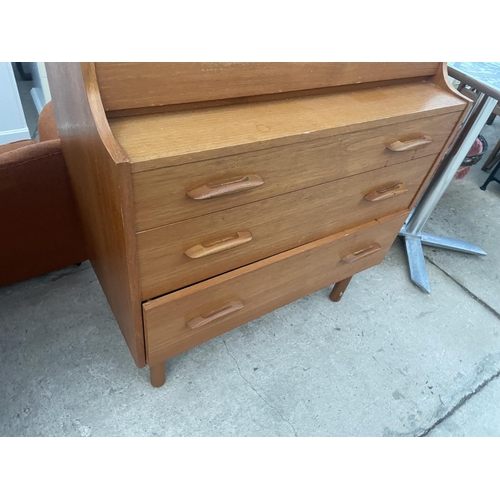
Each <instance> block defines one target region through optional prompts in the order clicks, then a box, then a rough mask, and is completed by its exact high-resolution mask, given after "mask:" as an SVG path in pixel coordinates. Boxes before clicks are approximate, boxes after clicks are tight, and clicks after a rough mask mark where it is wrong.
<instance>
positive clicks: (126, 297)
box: [47, 63, 146, 368]
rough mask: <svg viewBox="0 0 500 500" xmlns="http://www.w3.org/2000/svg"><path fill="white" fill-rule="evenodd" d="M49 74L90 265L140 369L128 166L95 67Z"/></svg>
mask: <svg viewBox="0 0 500 500" xmlns="http://www.w3.org/2000/svg"><path fill="white" fill-rule="evenodd" d="M47 74H48V79H49V83H50V87H51V90H52V94H53V106H54V114H55V118H56V122H57V127H58V132H59V136H60V137H61V146H62V150H63V154H64V157H65V160H66V164H67V167H68V173H69V176H70V180H71V184H72V188H73V190H74V193H75V198H76V202H77V206H78V209H79V212H80V215H81V218H82V222H83V225H84V231H85V234H86V239H87V246H88V247H89V255H90V261H91V263H92V267H93V268H94V271H95V273H96V275H97V277H98V279H99V282H100V284H101V286H102V289H103V291H104V294H105V295H106V298H107V300H108V302H109V305H110V307H111V309H112V311H113V313H114V316H115V318H116V320H117V322H118V325H119V327H120V330H121V332H122V334H123V336H124V337H125V341H126V342H127V345H128V347H129V349H130V352H131V354H132V357H133V359H134V361H135V363H136V365H137V366H138V367H139V368H142V367H143V366H145V364H146V354H145V344H144V331H143V323H142V309H141V299H140V292H139V269H138V259H137V246H136V239H135V225H134V224H135V223H134V213H133V203H132V181H131V173H130V163H129V162H128V158H127V157H126V155H125V153H124V152H123V150H122V149H121V147H120V145H119V144H118V142H117V141H116V139H115V138H114V136H113V134H112V132H111V129H110V127H109V123H108V121H107V118H106V115H105V113H104V108H103V106H102V102H101V99H100V93H99V87H98V85H97V81H96V76H95V66H94V64H93V63H47ZM103 193H105V196H103Z"/></svg>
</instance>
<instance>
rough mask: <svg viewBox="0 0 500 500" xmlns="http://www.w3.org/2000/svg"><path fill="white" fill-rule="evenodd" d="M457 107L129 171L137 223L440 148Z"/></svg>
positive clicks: (194, 213) (240, 201) (163, 220)
mask: <svg viewBox="0 0 500 500" xmlns="http://www.w3.org/2000/svg"><path fill="white" fill-rule="evenodd" d="M459 117H460V113H451V114H447V115H439V116H433V117H428V118H423V119H420V120H412V121H409V122H403V123H398V124H395V125H388V126H385V127H377V128H374V129H369V130H364V131H360V132H354V133H351V134H343V135H339V136H334V137H328V138H325V139H317V140H314V141H308V142H300V143H297V144H291V145H289V146H282V147H278V148H270V149H265V150H262V151H252V152H249V153H243V154H240V155H234V156H227V157H223V158H217V159H214V160H206V161H202V162H196V163H189V164H186V165H179V166H176V167H168V168H162V169H155V170H149V171H146V172H138V173H136V174H133V175H132V185H133V190H134V206H135V216H136V229H137V230H138V231H144V230H146V229H151V228H154V227H158V226H162V225H165V224H170V223H172V222H177V221H181V220H185V219H189V218H193V217H198V216H200V215H205V214H209V213H213V212H218V211H220V210H225V209H227V208H232V207H235V206H240V205H244V204H246V203H250V202H253V201H258V200H263V199H266V198H271V197H273V196H277V195H279V194H283V193H287V192H291V191H296V190H298V189H303V188H305V187H311V186H314V185H318V184H322V183H324V182H329V181H333V180H336V179H341V178H343V177H348V176H350V175H355V174H359V173H362V172H365V171H370V170H374V169H377V168H381V167H384V166H389V165H394V164H396V163H404V162H406V161H409V160H411V159H414V158H421V157H424V156H429V155H436V154H438V153H439V152H441V150H442V149H443V146H444V144H445V142H446V141H447V140H448V137H449V135H450V132H451V130H452V129H453V127H454V126H455V125H456V123H457V121H458V120H459ZM423 134H426V135H430V136H431V137H432V143H431V144H429V145H427V146H424V147H420V148H416V149H413V150H410V151H403V152H394V151H390V150H389V149H387V145H388V144H391V143H393V142H394V141H397V140H410V139H413V138H415V137H421V136H422V135H423ZM248 175H259V176H260V177H261V178H262V180H263V184H261V185H258V183H256V186H255V187H254V188H253V189H249V190H247V191H243V192H238V193H235V194H232V195H228V196H222V197H219V198H212V199H205V200H194V199H192V198H191V197H189V196H186V193H188V192H190V191H191V190H194V189H196V188H199V187H200V186H204V185H206V184H208V183H213V184H216V183H217V182H221V183H223V182H224V181H225V180H227V179H231V178H237V177H238V176H239V177H240V178H244V177H245V176H248Z"/></svg>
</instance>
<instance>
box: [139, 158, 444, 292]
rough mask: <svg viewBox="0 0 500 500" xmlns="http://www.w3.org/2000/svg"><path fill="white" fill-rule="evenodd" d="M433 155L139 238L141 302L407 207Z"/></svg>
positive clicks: (150, 232)
mask: <svg viewBox="0 0 500 500" xmlns="http://www.w3.org/2000/svg"><path fill="white" fill-rule="evenodd" d="M434 159H435V156H432V157H425V158H420V159H418V160H412V161H409V162H406V163H402V164H398V165H393V166H391V167H385V168H381V169H378V170H373V171H370V172H366V173H363V174H359V175H354V176H352V177H347V178H344V179H340V180H338V181H334V182H328V183H325V184H321V185H319V186H314V187H311V188H306V189H301V190H299V191H294V192H292V193H288V194H284V195H280V196H275V197H273V198H268V199H266V200H261V201H258V202H254V203H249V204H247V205H243V206H239V207H235V208H231V209H228V210H223V211H220V212H216V213H213V214H208V215H204V216H201V217H196V218H194V219H189V220H185V221H182V222H177V223H174V224H169V225H167V226H163V227H160V228H156V229H150V230H148V231H143V232H140V233H137V242H138V253H139V269H140V281H141V290H142V299H143V300H146V299H150V298H153V297H156V296H159V295H162V294H165V293H168V292H171V291H173V290H177V289H179V288H182V287H185V286H187V285H191V284H193V283H197V282H199V281H202V280H205V279H207V278H210V277H213V276H216V275H218V274H221V273H224V272H227V271H230V270H232V269H235V268H237V267H240V266H243V265H246V264H249V263H251V262H255V261H257V260H260V259H263V258H266V257H269V256H271V255H274V254H277V253H279V252H283V251H285V250H289V249H291V248H295V247H297V246H299V245H304V244H305V243H309V242H311V241H314V240H316V239H319V238H323V237H325V236H328V235H331V234H334V233H336V232H338V231H343V230H345V229H348V228H350V227H353V226H356V225H358V224H362V223H364V222H368V221H371V220H374V219H377V218H380V217H383V216H386V215H389V214H391V213H394V212H397V211H400V210H405V209H407V208H409V207H410V205H411V203H412V200H413V197H414V196H415V194H416V192H417V190H418V188H419V186H420V184H421V182H422V179H423V178H424V176H425V173H426V172H427V171H428V170H429V169H430V168H431V166H432V164H433V161H434Z"/></svg>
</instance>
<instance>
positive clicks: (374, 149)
mask: <svg viewBox="0 0 500 500" xmlns="http://www.w3.org/2000/svg"><path fill="white" fill-rule="evenodd" d="M47 66H48V68H47V69H48V76H49V81H50V86H51V91H52V96H53V106H54V111H55V116H56V120H57V124H58V129H59V135H60V137H61V142H62V148H63V152H64V156H65V159H66V163H67V165H68V169H69V174H70V178H71V182H72V186H73V189H74V192H75V197H76V200H77V203H78V207H79V211H80V214H81V217H82V220H83V223H84V227H85V232H86V238H87V242H88V245H89V254H90V255H91V262H92V265H93V267H94V270H95V272H96V275H97V276H98V278H99V281H100V283H101V286H102V288H103V290H104V293H105V295H106V297H107V299H108V301H109V304H110V306H111V309H112V311H113V313H114V315H115V318H116V320H117V322H118V324H119V326H120V329H121V331H122V333H123V335H124V337H125V340H126V342H127V344H128V347H129V349H130V352H131V354H132V357H133V358H134V360H135V362H136V364H137V365H138V366H139V367H143V366H145V365H146V364H148V365H149V367H150V370H151V382H152V384H153V385H154V386H161V385H162V384H163V383H164V381H165V361H166V360H167V359H169V358H171V357H173V356H175V355H177V354H179V353H181V352H183V351H185V350H187V349H190V348H191V347H194V346H196V345H198V344H200V343H202V342H205V341H207V340H209V339H211V338H214V337H216V336H218V335H221V334H222V333H224V332H227V331H228V330H230V329H232V328H235V327H237V326H239V325H241V324H243V323H246V322H248V321H250V320H252V319H254V318H257V317H259V316H261V315H263V314H266V313H268V312H270V311H273V310H274V309H276V308H278V307H281V306H283V305H285V304H287V303H290V302H292V301H294V300H297V299H299V298H300V297H303V296H304V295H307V294H310V293H312V292H315V291H317V290H320V289H322V288H325V287H327V286H329V285H331V284H334V283H335V286H334V288H333V291H332V293H331V296H330V297H331V299H332V300H334V301H337V300H339V299H340V297H341V296H342V294H343V293H344V291H345V289H346V287H347V285H348V283H349V280H350V279H351V277H352V276H353V275H354V274H356V273H358V272H360V271H362V270H364V269H367V268H369V267H371V266H374V265H376V264H378V263H380V262H381V261H382V260H383V258H384V256H385V254H386V252H387V251H388V249H389V248H390V246H391V244H392V243H393V241H394V239H395V238H396V236H397V234H398V232H399V230H400V228H401V227H402V225H403V223H404V221H405V219H406V217H407V216H408V213H409V210H411V208H412V207H413V205H414V204H415V202H416V201H417V200H418V197H419V196H420V194H421V193H422V190H423V189H424V188H425V186H426V184H427V182H428V181H429V180H430V178H431V176H432V175H433V173H434V171H435V169H436V168H437V166H438V164H439V162H440V160H441V158H442V157H443V155H444V153H445V151H446V149H447V147H448V146H449V144H450V142H451V141H452V139H453V137H454V136H455V133H456V131H457V129H458V127H459V126H460V124H461V123H462V121H463V119H464V117H465V113H466V112H467V110H468V108H469V101H468V100H467V99H466V98H464V97H463V96H462V95H460V94H458V93H457V92H456V91H455V90H454V89H453V88H451V87H450V85H449V84H448V79H447V75H446V73H445V72H446V67H445V65H444V64H442V63H51V64H48V65H47Z"/></svg>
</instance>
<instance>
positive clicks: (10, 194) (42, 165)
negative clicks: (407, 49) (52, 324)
mask: <svg viewBox="0 0 500 500" xmlns="http://www.w3.org/2000/svg"><path fill="white" fill-rule="evenodd" d="M38 131H39V134H40V141H35V140H27V141H18V142H13V143H11V144H6V145H3V146H0V286H4V285H7V284H10V283H14V282H16V281H22V280H25V279H28V278H32V277H34V276H38V275H41V274H45V273H47V272H50V271H55V270H56V269H60V268H62V267H66V266H69V265H71V264H77V263H80V262H82V261H84V260H86V259H87V252H86V249H85V242H84V236H83V230H82V225H81V222H80V219H79V217H78V213H77V209H76V205H75V201H74V198H73V193H72V190H71V185H70V181H69V177H68V174H67V171H66V163H65V161H64V157H63V154H62V150H61V146H60V141H59V138H58V135H57V128H56V124H55V120H54V115H53V112H52V104H51V103H48V104H47V105H46V106H45V107H44V108H43V110H42V112H41V113H40V117H39V120H38Z"/></svg>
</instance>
